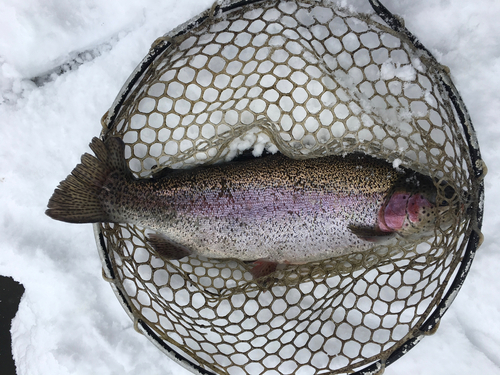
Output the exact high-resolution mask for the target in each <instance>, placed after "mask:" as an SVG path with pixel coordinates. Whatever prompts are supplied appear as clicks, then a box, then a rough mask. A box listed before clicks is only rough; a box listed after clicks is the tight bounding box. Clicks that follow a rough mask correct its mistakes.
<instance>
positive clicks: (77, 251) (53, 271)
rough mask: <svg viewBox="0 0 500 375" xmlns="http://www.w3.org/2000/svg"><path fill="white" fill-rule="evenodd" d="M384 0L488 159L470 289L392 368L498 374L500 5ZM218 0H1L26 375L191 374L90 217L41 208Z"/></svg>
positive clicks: (3, 173) (4, 157)
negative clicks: (126, 294) (127, 306)
mask: <svg viewBox="0 0 500 375" xmlns="http://www.w3.org/2000/svg"><path fill="white" fill-rule="evenodd" d="M358 1H360V0H358ZM382 2H383V3H384V4H385V5H386V6H387V7H388V8H389V9H390V10H392V11H393V12H394V13H397V14H400V15H401V16H403V17H404V19H405V20H406V26H407V27H408V28H409V29H410V30H411V31H412V32H414V33H415V34H416V35H417V36H418V37H419V38H420V40H421V41H422V43H423V44H424V45H425V46H426V47H427V48H429V49H430V50H431V52H433V53H434V54H435V56H436V57H437V58H438V60H439V61H440V62H442V63H443V64H445V65H448V66H449V67H450V69H451V72H452V77H453V78H454V81H455V83H456V85H457V87H458V89H459V91H460V92H461V94H462V96H463V99H464V101H465V103H466V105H467V107H468V109H469V111H470V114H471V117H472V120H473V122H474V125H475V128H476V130H477V133H478V137H479V142H480V146H481V150H482V154H483V157H484V160H485V162H486V164H487V165H488V167H489V174H488V176H487V180H486V203H485V208H486V209H485V220H484V228H483V232H484V235H485V241H484V244H483V246H482V247H481V249H480V251H479V252H478V254H477V257H476V259H475V261H474V264H473V267H472V270H471V272H470V274H469V276H468V278H467V280H466V282H465V285H464V287H463V289H462V291H461V292H460V293H459V295H458V297H457V299H456V300H455V302H454V303H453V305H452V307H451V308H450V310H449V312H448V313H447V314H446V315H445V317H444V319H443V321H442V323H441V327H440V329H439V330H438V332H437V333H436V335H434V336H432V337H429V338H425V339H424V341H423V342H421V343H420V344H419V345H417V346H416V347H415V348H414V349H413V350H412V351H411V352H410V353H409V354H407V355H405V356H404V357H403V358H402V359H400V360H399V361H397V362H396V363H395V364H394V365H392V366H391V367H390V368H389V369H388V370H387V371H386V373H387V374H401V373H409V374H414V375H417V374H426V375H427V374H433V375H434V374H446V375H448V374H500V357H499V355H498V353H500V334H499V332H500V319H499V318H500V295H499V293H498V285H499V283H498V273H497V272H498V269H500V255H499V254H498V250H497V247H498V246H497V244H498V243H499V240H500V232H499V231H498V228H499V227H500V223H499V221H500V215H499V214H498V213H495V210H496V209H498V205H499V204H500V190H499V189H498V186H499V184H500V168H498V164H497V160H498V159H499V158H500V147H498V145H499V139H500V138H499V136H500V127H499V126H498V120H499V119H500V90H499V89H498V88H499V87H500V42H499V39H498V35H500V24H499V23H498V20H499V19H500V3H498V2H496V1H494V0H475V1H473V2H471V1H468V0H455V1H449V0H383V1H382ZM211 3H212V1H211V0H183V1H177V0H162V1H157V0H144V1H141V2H137V1H132V0H127V1H123V0H121V1H119V0H107V1H97V0H85V1H81V0H51V1H47V0H21V1H19V0H1V1H0V35H1V38H0V119H1V123H0V124H1V125H0V129H1V137H0V206H1V207H2V209H1V211H0V221H1V225H0V248H1V257H0V274H3V275H8V276H12V277H13V278H14V279H16V280H17V281H19V282H21V283H22V284H23V285H24V287H25V288H26V292H25V294H24V296H23V299H22V301H21V305H20V309H19V312H18V314H17V316H16V318H15V319H14V321H13V326H12V336H13V352H14V357H15V360H16V365H17V369H18V374H19V375H24V374H30V375H35V374H51V375H59V374H90V373H94V374H100V375H107V374H130V375H136V374H150V375H154V374H181V375H182V374H188V373H189V372H188V371H187V370H185V369H183V368H181V367H180V366H178V365H177V364H175V363H173V362H172V361H171V360H169V359H168V358H167V357H166V356H164V355H163V354H162V353H161V352H160V351H159V350H158V349H156V348H155V347H154V346H153V345H152V344H151V343H150V342H149V341H148V340H147V339H146V338H145V337H143V336H141V335H139V334H137V333H136V332H135V331H134V329H133V326H132V322H131V321H130V320H129V318H128V317H127V315H126V314H125V312H124V311H123V309H122V307H121V306H120V305H119V303H118V301H117V300H116V298H115V296H114V294H113V292H112V290H111V288H110V286H109V285H108V284H107V283H106V282H104V281H103V279H102V277H101V264H100V260H99V257H98V254H97V251H96V248H95V242H94V237H93V233H92V228H91V226H90V225H84V226H78V225H69V224H64V223H59V222H55V221H53V220H51V219H49V218H48V217H47V216H45V215H44V211H45V207H46V204H47V201H48V198H49V197H50V195H51V194H52V192H53V190H54V188H55V186H56V185H57V184H58V183H59V181H61V180H62V179H63V178H64V177H66V175H67V174H68V172H69V171H71V169H72V168H73V167H74V166H75V165H76V164H77V163H78V162H79V158H80V155H81V154H82V153H83V152H85V151H89V149H88V146H87V145H88V143H89V141H90V139H91V138H92V137H93V136H95V135H98V134H99V132H100V126H101V125H100V118H101V116H102V115H103V114H104V113H105V112H106V111H107V109H108V108H109V107H110V105H111V104H112V102H113V100H114V98H115V96H116V94H117V93H118V91H119V89H120V88H121V86H122V84H123V83H124V81H125V80H126V78H127V77H128V76H129V74H130V73H131V72H132V70H133V69H134V68H135V66H136V65H137V63H138V62H139V61H140V60H141V59H142V58H143V56H144V55H145V54H146V53H147V51H148V49H149V46H150V44H151V42H152V41H154V40H155V39H156V38H157V37H158V36H160V35H162V34H164V33H165V32H167V31H169V30H170V29H171V28H173V27H175V26H177V25H178V24H179V23H181V22H184V21H185V20H187V19H189V18H191V17H193V16H195V15H196V14H198V13H200V12H201V11H203V10H204V9H206V8H208V7H210V6H211ZM344 3H348V0H345V1H344ZM67 61H72V63H71V64H67V65H65V69H72V70H71V71H68V72H67V73H65V74H56V73H58V71H54V69H55V68H56V67H58V66H60V65H61V64H63V63H64V62H67ZM51 72H52V73H54V74H50V73H51ZM34 77H38V78H37V79H36V82H38V83H43V85H39V86H36V85H35V84H34V83H33V82H32V81H31V80H30V79H32V78H34Z"/></svg>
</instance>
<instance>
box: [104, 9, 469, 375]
mask: <svg viewBox="0 0 500 375" xmlns="http://www.w3.org/2000/svg"><path fill="white" fill-rule="evenodd" d="M202 18H203V22H198V23H193V24H191V25H190V27H189V28H188V29H185V30H184V31H183V32H180V33H179V32H177V33H176V32H175V31H174V32H172V33H170V34H168V35H167V36H165V37H163V38H160V39H159V40H157V41H156V42H155V44H153V49H156V50H161V53H158V54H157V55H156V56H155V57H154V59H152V60H151V61H150V62H148V65H147V66H146V67H145V68H144V67H143V68H144V69H143V71H142V72H141V74H140V77H139V79H138V80H137V81H136V82H132V83H130V82H129V86H130V89H129V90H127V91H126V92H125V93H122V96H121V97H120V96H119V99H120V100H119V105H117V104H116V103H115V107H114V108H113V110H112V111H110V113H109V114H108V116H107V117H106V118H105V120H104V125H105V126H106V128H105V129H104V131H103V136H104V137H105V138H106V137H110V136H118V137H121V138H122V139H123V140H124V142H125V144H126V151H125V152H126V159H127V162H128V164H129V167H130V169H131V170H132V171H133V172H134V174H135V175H136V177H141V178H147V177H149V176H151V175H152V174H154V173H156V171H158V170H161V168H163V167H166V166H168V167H171V168H188V167H190V166H192V165H195V164H199V163H215V162H218V161H221V160H224V159H230V158H231V157H233V156H235V155H236V154H237V153H238V152H239V151H241V150H242V149H247V148H254V149H255V150H257V151H261V150H262V149H264V148H267V149H269V150H271V151H274V150H276V149H277V150H279V151H280V152H282V153H283V154H286V155H287V156H290V157H293V158H310V157H321V156H324V155H329V154H346V153H351V152H363V153H366V154H369V155H372V156H375V157H378V158H383V159H386V160H388V161H390V162H393V163H394V165H395V166H399V165H402V166H405V167H409V168H412V169H414V170H417V171H419V172H422V173H424V174H426V175H429V176H431V177H433V178H435V181H436V186H437V188H438V195H440V198H441V199H448V200H449V204H450V207H455V209H450V212H451V214H452V215H453V217H454V225H452V226H451V227H449V228H447V229H442V228H440V226H439V225H438V224H439V220H440V219H439V218H438V223H437V225H436V231H435V235H434V236H433V237H432V238H429V239H427V240H425V241H422V242H421V243H401V242H398V241H397V240H396V241H395V242H394V243H392V244H388V245H384V246H377V247H374V248H373V249H372V250H370V251H366V252H361V253H353V254H348V255H345V256H342V257H338V258H335V259H329V260H325V261H322V262H316V263H313V264H306V265H300V266H287V267H284V268H280V269H278V270H277V271H276V272H275V273H273V274H272V275H271V276H269V277H268V278H267V280H264V281H262V280H261V281H259V282H256V281H255V280H253V279H252V277H251V275H250V273H249V272H248V267H249V266H248V265H247V264H245V263H243V262H239V261H238V260H213V259H206V258H203V257H199V256H189V257H186V258H183V259H181V260H165V259H160V258H158V257H157V256H156V255H155V253H154V251H153V250H152V249H151V248H150V247H149V245H148V243H147V241H146V235H147V230H145V229H143V228H140V227H137V226H132V225H122V224H99V225H98V228H97V229H98V232H99V233H100V234H101V235H102V238H104V241H105V244H104V245H105V246H103V248H104V249H105V252H106V254H105V255H106V257H107V259H108V260H109V262H110V263H109V264H108V265H107V266H108V268H109V269H110V270H111V271H110V274H112V276H109V275H108V277H111V280H110V281H112V282H113V284H114V286H115V287H116V288H117V289H118V290H119V291H120V293H121V295H122V298H123V300H124V301H125V304H126V306H127V308H128V309H129V312H130V314H131V316H132V317H133V318H134V320H135V321H136V322H137V321H141V322H143V323H144V324H146V325H147V326H148V327H149V329H150V330H151V332H152V335H153V336H154V337H155V339H156V340H157V341H160V342H163V343H165V344H166V345H168V346H169V347H170V348H173V350H174V351H175V352H176V353H177V354H179V355H181V356H182V357H183V358H186V359H188V360H189V361H190V362H192V363H194V364H196V365H199V366H200V368H201V369H205V370H207V371H210V372H215V373H217V374H231V375H233V374H252V375H258V374H264V373H265V374H291V373H297V374H319V373H331V374H337V373H345V372H349V371H353V370H355V369H358V368H361V367H362V366H364V365H367V364H369V363H372V362H374V361H375V360H378V359H384V358H387V357H388V356H389V355H390V354H391V353H392V352H393V351H394V350H396V349H397V348H398V347H399V346H400V345H401V343H403V342H405V341H406V340H408V339H409V338H412V337H416V336H418V335H419V334H420V332H419V329H420V328H419V327H421V326H422V324H423V323H424V321H425V320H426V319H427V318H428V317H429V315H430V314H431V313H432V312H433V311H434V310H435V309H436V306H437V304H438V303H439V302H440V301H441V299H442V298H443V295H444V294H445V292H446V291H447V290H448V288H449V286H450V280H453V277H454V275H455V274H456V273H457V266H458V265H459V264H460V262H461V261H462V257H463V255H464V252H465V246H466V245H467V240H468V238H469V236H470V234H471V232H472V231H473V230H474V229H475V226H476V225H477V223H476V222H475V221H474V219H471V216H470V209H469V211H468V210H466V209H463V207H469V208H470V207H472V206H473V204H472V203H471V201H470V200H471V199H470V197H474V196H475V195H476V192H477V182H476V181H475V179H474V178H473V177H474V173H473V165H472V162H471V158H470V156H469V148H468V145H467V143H466V141H465V135H464V130H463V128H462V126H460V120H459V119H458V115H457V113H456V112H455V109H454V108H453V106H451V105H450V100H449V97H448V94H447V92H446V90H445V89H444V88H443V84H442V82H441V81H440V78H439V77H440V74H441V67H439V66H437V64H435V63H433V62H432V61H430V60H429V59H428V58H427V57H426V56H425V55H424V54H422V53H420V52H419V50H418V49H417V48H415V46H414V45H413V44H412V43H411V42H410V41H409V40H408V39H407V38H406V36H404V35H401V34H398V33H396V32H395V31H393V30H392V29H391V28H389V27H388V26H387V25H386V24H384V23H383V21H382V20H381V19H378V18H377V17H375V16H373V15H363V14H356V13H352V12H351V11H349V10H346V9H342V8H339V7H337V6H336V5H334V4H331V3H330V2H327V1H287V2H281V1H265V2H255V3H253V4H246V5H244V6H239V7H235V8H234V9H232V10H231V11H227V12H224V13H219V14H214V12H213V11H212V12H207V13H206V16H205V17H202ZM111 117H113V118H112V121H111ZM445 183H446V184H448V185H452V186H453V188H454V189H455V191H457V192H464V194H455V195H454V196H453V197H452V198H449V197H448V198H445V196H444V191H443V186H444V185H445ZM450 212H448V214H450Z"/></svg>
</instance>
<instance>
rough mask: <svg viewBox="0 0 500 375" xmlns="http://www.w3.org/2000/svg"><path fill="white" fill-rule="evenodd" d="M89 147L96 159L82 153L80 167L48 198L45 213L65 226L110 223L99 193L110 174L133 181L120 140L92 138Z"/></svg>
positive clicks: (123, 146)
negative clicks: (66, 223) (115, 173)
mask: <svg viewBox="0 0 500 375" xmlns="http://www.w3.org/2000/svg"><path fill="white" fill-rule="evenodd" d="M90 148H91V149H92V151H94V153H95V155H96V156H92V155H90V154H87V153H85V154H84V155H83V156H82V159H81V164H78V165H77V166H76V167H75V169H73V171H72V172H71V174H70V175H69V176H68V177H66V179H65V180H64V181H61V183H60V184H59V186H58V187H57V188H56V189H55V191H54V194H53V195H52V197H51V198H50V200H49V203H48V205H47V207H48V209H47V211H45V213H46V214H47V215H48V216H50V217H51V218H52V219H55V220H60V221H65V222H68V223H96V222H106V221H110V220H109V217H108V214H107V213H106V212H105V211H104V209H103V205H102V204H101V201H100V199H99V194H100V192H101V190H102V188H103V186H104V184H105V183H106V180H107V179H108V177H109V175H110V174H111V173H113V172H118V173H119V174H120V175H121V176H123V177H125V178H127V179H132V178H133V177H132V173H131V172H130V170H129V169H128V168H127V165H126V162H125V158H124V151H125V145H124V143H123V141H122V140H121V139H119V138H109V139H108V140H106V142H103V141H101V140H100V139H99V138H95V137H94V138H93V139H92V143H90Z"/></svg>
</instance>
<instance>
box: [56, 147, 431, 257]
mask: <svg viewBox="0 0 500 375" xmlns="http://www.w3.org/2000/svg"><path fill="white" fill-rule="evenodd" d="M91 148H92V150H93V151H94V153H95V155H96V156H92V155H89V154H85V155H84V156H83V157H82V163H81V164H79V165H78V166H77V167H76V168H75V169H74V170H73V172H72V174H71V175H69V176H68V178H67V179H66V180H64V181H62V182H61V184H60V186H59V187H58V188H57V189H56V190H55V192H54V195H53V196H52V198H51V199H50V201H49V204H48V210H47V214H48V215H49V216H51V217H53V218H54V219H57V220H62V221H68V222H76V223H84V222H115V223H130V224H135V225H139V226H142V227H146V228H149V229H151V230H152V231H155V233H151V234H150V235H149V238H148V241H149V242H150V244H151V245H152V247H153V248H155V249H156V250H157V251H158V253H160V255H162V256H166V257H172V258H175V257H177V258H179V257H182V256H185V255H187V254H190V253H197V254H200V255H204V256H206V257H209V258H238V259H241V260H243V261H254V260H265V261H267V262H274V263H294V264H298V263H305V262H311V261H316V260H322V259H327V258H331V257H335V256H339V255H343V254H346V253H350V252H355V251H364V250H367V249H369V248H371V247H373V246H374V242H380V241H381V240H386V239H389V238H392V237H393V235H394V234H400V235H401V236H405V235H414V234H417V235H418V236H424V235H429V233H430V231H431V230H432V228H433V225H434V222H435V218H436V212H437V211H436V210H437V208H436V206H435V195H436V189H435V186H434V184H433V182H432V180H431V179H430V178H429V177H427V176H423V175H420V174H418V173H417V172H413V171H410V170H406V169H404V168H401V169H398V170H396V169H394V168H393V167H392V165H391V164H389V163H387V162H385V161H382V160H379V159H376V158H373V157H370V156H367V155H363V154H350V155H346V156H325V157H321V158H312V159H291V158H287V157H285V156H283V155H281V154H277V155H271V156H267V157H262V158H256V159H251V160H246V161H239V162H229V163H221V164H216V165H210V166H199V167H195V168H192V169H184V170H171V169H165V170H164V171H162V173H161V174H160V175H161V177H156V178H150V179H136V178H134V177H133V176H132V173H131V171H130V170H129V169H128V167H127V165H126V162H125V159H124V144H123V141H122V140H120V139H119V138H110V139H108V140H106V141H105V142H103V141H101V140H99V139H97V138H94V139H93V141H92V143H91Z"/></svg>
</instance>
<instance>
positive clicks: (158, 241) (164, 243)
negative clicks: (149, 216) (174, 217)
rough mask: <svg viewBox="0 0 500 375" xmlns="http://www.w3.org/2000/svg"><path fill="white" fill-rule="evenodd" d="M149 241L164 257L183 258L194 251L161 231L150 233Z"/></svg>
mask: <svg viewBox="0 0 500 375" xmlns="http://www.w3.org/2000/svg"><path fill="white" fill-rule="evenodd" d="M148 243H149V244H150V245H151V246H152V247H153V249H154V250H155V251H156V252H157V253H158V255H159V256H160V258H164V259H181V258H184V257H187V256H188V255H191V254H192V253H193V252H192V251H191V250H190V249H188V248H187V247H185V246H182V245H179V244H178V243H175V242H173V241H172V240H170V239H169V238H168V237H166V236H164V235H163V234H160V233H150V234H148Z"/></svg>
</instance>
